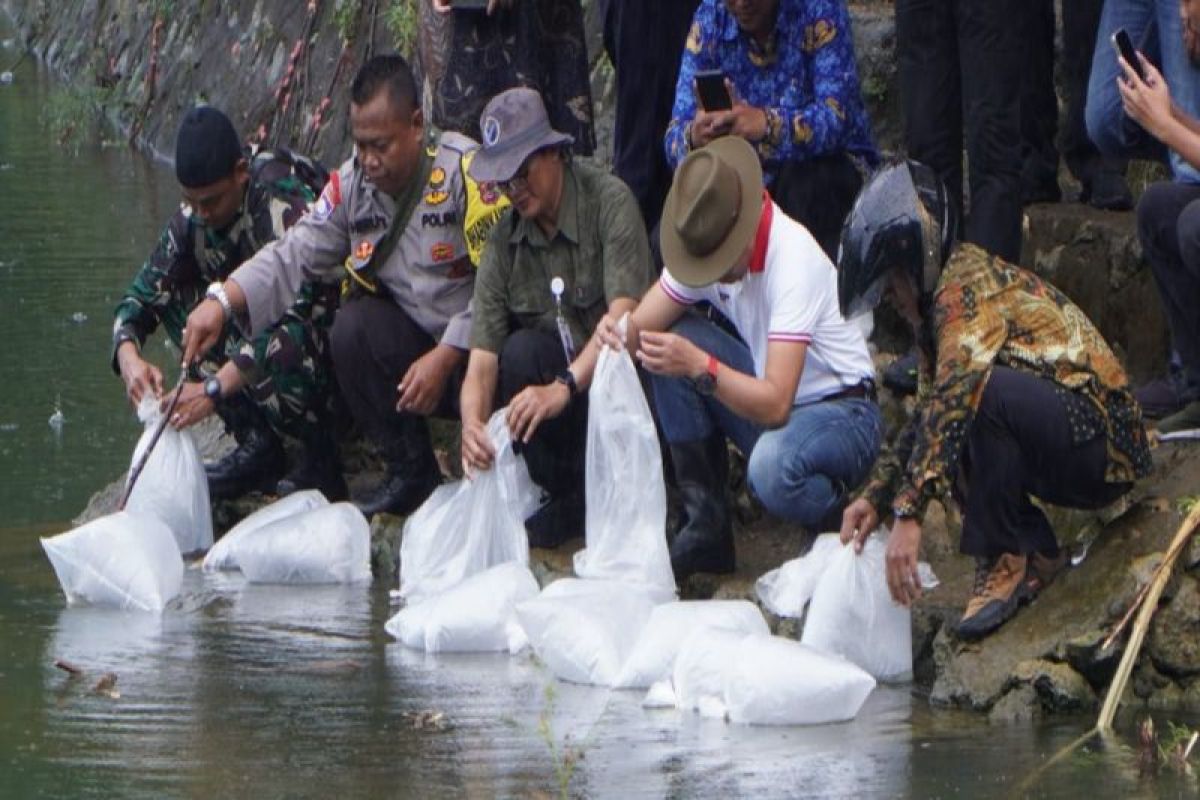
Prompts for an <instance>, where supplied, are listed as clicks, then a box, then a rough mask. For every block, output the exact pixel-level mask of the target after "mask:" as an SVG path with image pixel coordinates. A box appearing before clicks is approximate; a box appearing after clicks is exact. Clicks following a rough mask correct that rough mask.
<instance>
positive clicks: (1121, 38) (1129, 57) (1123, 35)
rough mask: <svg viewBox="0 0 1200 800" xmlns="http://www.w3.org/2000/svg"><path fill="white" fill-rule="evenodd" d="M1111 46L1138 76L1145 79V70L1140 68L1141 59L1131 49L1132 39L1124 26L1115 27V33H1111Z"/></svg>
mask: <svg viewBox="0 0 1200 800" xmlns="http://www.w3.org/2000/svg"><path fill="white" fill-rule="evenodd" d="M1112 46H1113V47H1114V48H1115V49H1116V51H1117V53H1119V54H1120V56H1121V58H1123V59H1125V63H1126V64H1128V65H1129V66H1130V67H1132V68H1133V71H1134V72H1136V73H1137V76H1138V78H1140V79H1141V80H1143V81H1145V80H1146V72H1145V70H1143V69H1142V60H1141V59H1140V58H1138V54H1137V51H1136V50H1134V49H1133V40H1132V39H1130V38H1129V34H1128V33H1127V32H1126V31H1125V29H1124V28H1117V31H1116V33H1114V34H1113V35H1112Z"/></svg>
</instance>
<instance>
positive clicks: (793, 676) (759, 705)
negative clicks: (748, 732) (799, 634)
mask: <svg viewBox="0 0 1200 800" xmlns="http://www.w3.org/2000/svg"><path fill="white" fill-rule="evenodd" d="M874 688H875V679H874V678H872V677H871V676H870V675H868V674H867V673H866V672H864V671H863V670H861V669H859V668H858V667H856V666H854V665H853V664H851V663H850V662H849V661H843V660H842V659H840V658H837V657H836V656H830V655H826V654H824V653H821V652H819V651H817V650H814V649H813V648H811V647H808V646H807V645H803V644H800V643H798V642H795V641H793V640H791V639H784V638H782V637H779V636H747V637H745V638H744V639H743V640H742V641H741V643H740V644H739V646H738V648H737V652H736V654H735V657H734V659H733V662H732V664H731V667H730V669H729V670H728V671H727V673H726V675H725V706H726V708H727V710H728V712H729V721H730V722H740V723H746V724H751V725H819V724H822V723H826V722H840V721H842V720H848V719H853V718H854V717H855V715H857V714H858V710H859V709H860V708H862V704H863V703H864V702H865V701H866V699H867V695H869V694H870V693H871V690H872V689H874Z"/></svg>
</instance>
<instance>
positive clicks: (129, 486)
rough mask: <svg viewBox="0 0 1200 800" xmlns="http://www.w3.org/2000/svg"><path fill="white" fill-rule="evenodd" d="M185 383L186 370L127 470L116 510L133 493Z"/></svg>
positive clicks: (123, 508)
mask: <svg viewBox="0 0 1200 800" xmlns="http://www.w3.org/2000/svg"><path fill="white" fill-rule="evenodd" d="M185 383H187V372H184V373H183V374H182V375H180V376H179V385H178V386H176V387H175V391H173V392H171V399H170V401H169V402H168V403H167V410H166V411H165V412H163V415H162V419H160V420H159V421H158V427H157V428H155V429H154V435H153V436H151V437H150V443H149V444H147V445H146V450H145V452H144V453H142V457H141V458H139V459H138V462H137V463H136V464H134V465H133V469H131V470H130V471H129V482H128V483H126V484H125V491H123V492H121V499H120V501H119V502H118V503H117V511H124V510H125V504H126V503H128V502H129V496H130V495H131V494H133V485H134V484H135V483H137V479H138V478H140V477H141V475H142V470H143V469H145V467H146V462H147V461H149V460H150V454H151V453H152V452H154V445H156V444H158V439H159V437H160V436H162V434H163V431H164V430H165V429H166V427H167V422H169V421H170V419H171V412H173V411H174V410H175V405H176V404H177V403H178V402H179V395H181V394H183V385H184V384H185Z"/></svg>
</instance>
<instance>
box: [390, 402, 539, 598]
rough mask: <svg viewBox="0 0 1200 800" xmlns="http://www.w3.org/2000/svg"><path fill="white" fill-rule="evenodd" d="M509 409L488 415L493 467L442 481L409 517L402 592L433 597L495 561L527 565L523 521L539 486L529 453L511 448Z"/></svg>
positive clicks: (402, 559)
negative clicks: (526, 456) (532, 474)
mask: <svg viewBox="0 0 1200 800" xmlns="http://www.w3.org/2000/svg"><path fill="white" fill-rule="evenodd" d="M507 413H508V410H507V409H506V408H502V409H500V410H499V411H497V412H496V413H494V414H492V418H491V419H490V420H488V427H487V431H488V437H489V438H490V439H491V440H492V445H493V446H494V447H495V449H496V460H495V462H493V464H492V468H491V469H489V470H484V471H481V472H479V473H478V474H477V475H476V476H475V478H474V479H473V480H461V481H456V482H454V483H450V484H446V485H444V486H439V487H438V488H437V489H436V490H435V491H434V493H433V494H431V495H430V496H429V499H428V500H426V501H425V502H424V504H422V506H421V507H420V508H418V509H417V510H416V512H415V513H414V514H413V515H412V516H411V517H409V518H408V520H407V521H406V522H405V523H404V533H403V538H402V539H401V542H400V596H401V597H403V598H405V599H406V600H408V601H410V602H413V601H416V600H419V599H421V598H423V597H429V596H431V595H435V594H437V593H438V592H442V591H445V590H446V589H449V588H450V587H452V586H454V585H455V584H457V583H458V582H460V581H462V580H464V579H465V578H468V577H470V576H471V575H474V574H476V573H477V572H482V571H483V570H485V569H488V568H489V567H493V566H495V565H497V564H503V563H505V562H508V561H516V562H517V563H519V564H528V563H529V538H528V535H527V534H526V533H525V519H526V518H527V517H528V516H529V515H530V514H532V513H533V512H534V511H536V510H537V507H538V504H539V502H540V500H541V492H540V490H539V489H538V487H537V485H536V484H535V483H534V482H533V480H532V479H531V478H530V477H529V470H528V469H527V468H526V466H525V459H524V458H522V457H521V456H519V455H517V454H516V453H514V452H513V450H512V439H511V438H510V436H509V432H508V424H507V423H506V422H505V421H504V417H505V414H507Z"/></svg>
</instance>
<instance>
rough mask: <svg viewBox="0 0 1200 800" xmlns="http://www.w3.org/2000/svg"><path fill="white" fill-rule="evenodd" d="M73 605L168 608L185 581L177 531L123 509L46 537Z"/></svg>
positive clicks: (52, 561)
mask: <svg viewBox="0 0 1200 800" xmlns="http://www.w3.org/2000/svg"><path fill="white" fill-rule="evenodd" d="M42 548H43V549H44V550H45V551H46V555H47V556H48V557H49V558H50V564H51V565H52V566H53V567H54V574H55V575H57V576H58V582H59V584H60V585H61V586H62V590H63V594H65V595H66V596H67V602H68V603H70V604H71V605H76V604H80V603H86V604H91V605H97V606H115V607H117V608H121V609H136V610H140V611H162V610H163V608H164V607H165V606H166V604H167V603H168V602H170V601H171V599H172V598H173V597H175V595H177V594H179V587H180V584H181V583H182V582H183V558H182V557H181V556H180V555H179V547H178V546H177V545H176V543H175V537H174V536H173V535H172V533H171V529H170V528H168V527H167V526H166V524H165V523H164V522H162V521H161V520H159V519H157V518H156V517H152V516H148V515H145V514H135V513H131V512H129V511H119V512H117V513H116V514H109V515H108V516H106V517H101V518H100V519H96V520H92V521H91V522H89V523H87V524H86V525H81V526H80V527H78V528H76V529H74V530H72V531H67V532H66V533H60V534H59V535H57V536H51V537H49V538H44V539H42Z"/></svg>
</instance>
